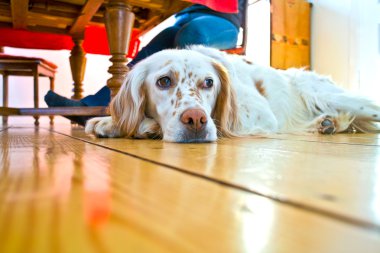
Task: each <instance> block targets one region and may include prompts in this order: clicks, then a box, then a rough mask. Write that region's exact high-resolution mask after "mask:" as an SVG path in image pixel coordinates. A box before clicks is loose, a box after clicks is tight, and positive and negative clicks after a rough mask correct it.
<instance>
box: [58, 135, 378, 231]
mask: <svg viewBox="0 0 380 253" xmlns="http://www.w3.org/2000/svg"><path fill="white" fill-rule="evenodd" d="M57 131H58V132H62V133H65V134H68V135H71V136H73V137H75V138H79V139H82V140H86V141H88V142H91V143H95V144H97V145H100V146H103V147H108V148H110V149H114V150H119V151H121V152H125V153H127V154H130V155H132V156H135V157H139V158H143V159H146V160H148V161H152V162H156V163H158V164H164V165H167V166H171V167H172V168H173V169H177V170H181V171H187V172H189V173H193V174H196V175H199V176H202V177H208V178H211V179H214V180H215V181H217V182H222V183H226V184H230V185H234V186H236V187H238V188H243V189H246V190H247V191H250V192H254V193H257V194H260V195H263V196H266V197H270V198H272V199H274V200H277V201H281V202H285V203H288V204H291V205H295V206H301V207H303V208H306V209H310V210H313V211H317V212H320V213H322V214H325V215H327V216H333V217H336V218H340V219H343V220H346V221H347V222H352V223H354V224H359V225H362V226H364V227H372V228H374V229H377V230H380V146H379V145H378V144H377V143H376V142H377V140H378V139H379V136H378V135H369V134H366V135H358V134H356V135H335V136H325V137H326V140H325V141H324V142H321V141H317V139H321V138H322V137H320V136H319V137H311V136H309V137H308V136H305V137H304V138H303V139H302V138H301V139H300V136H291V135H288V136H287V137H286V136H285V135H284V136H282V137H281V138H282V139H278V138H277V136H273V137H270V138H243V139H229V140H227V139H225V140H221V141H218V143H211V144H173V143H165V142H162V141H156V140H126V139H96V138H93V137H90V136H86V135H85V134H84V132H83V130H82V129H79V130H78V131H75V130H70V132H68V130H67V129H66V130H65V129H58V130H57ZM358 136H362V137H358ZM286 138H287V139H286ZM327 140H328V141H327Z"/></svg>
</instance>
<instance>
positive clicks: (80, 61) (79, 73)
mask: <svg viewBox="0 0 380 253" xmlns="http://www.w3.org/2000/svg"><path fill="white" fill-rule="evenodd" d="M73 41H74V44H75V45H74V47H73V48H72V49H71V56H70V67H71V74H72V76H73V80H74V88H73V92H74V95H73V96H72V97H71V98H72V99H81V98H82V92H83V88H82V87H83V83H82V82H83V77H84V71H85V70H86V61H87V59H86V52H85V51H84V49H83V46H82V44H83V38H74V37H73Z"/></svg>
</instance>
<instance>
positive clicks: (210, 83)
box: [202, 78, 214, 89]
mask: <svg viewBox="0 0 380 253" xmlns="http://www.w3.org/2000/svg"><path fill="white" fill-rule="evenodd" d="M213 85H214V80H212V79H211V78H206V79H205V80H204V81H203V85H202V88H204V89H210V88H211V87H212V86H213Z"/></svg>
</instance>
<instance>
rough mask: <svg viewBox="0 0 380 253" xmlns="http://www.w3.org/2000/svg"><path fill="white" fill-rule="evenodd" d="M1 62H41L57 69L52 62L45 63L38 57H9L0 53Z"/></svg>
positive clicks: (45, 61)
mask: <svg viewBox="0 0 380 253" xmlns="http://www.w3.org/2000/svg"><path fill="white" fill-rule="evenodd" d="M1 60H6V61H9V60H25V61H39V62H42V63H43V64H46V65H48V66H49V67H50V68H52V69H57V67H58V66H57V65H55V64H54V63H52V62H50V61H47V60H45V59H43V58H38V57H26V56H18V55H9V54H3V53H0V61H1Z"/></svg>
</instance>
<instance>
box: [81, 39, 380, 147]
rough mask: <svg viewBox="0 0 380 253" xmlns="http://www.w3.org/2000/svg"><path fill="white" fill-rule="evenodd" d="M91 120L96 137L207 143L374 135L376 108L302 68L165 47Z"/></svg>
mask: <svg viewBox="0 0 380 253" xmlns="http://www.w3.org/2000/svg"><path fill="white" fill-rule="evenodd" d="M110 108H111V116H110V117H99V118H93V119H91V120H89V121H88V122H87V125H86V132H87V133H92V134H95V135H96V136H99V137H126V138H162V139H163V140H164V141H170V142H212V141H215V140H217V138H218V137H232V136H247V135H260V134H269V133H302V132H319V133H324V134H332V133H337V132H344V131H347V130H348V129H352V128H353V127H354V128H355V129H357V130H360V131H371V130H376V126H375V125H374V123H373V122H376V121H380V107H379V106H377V105H375V104H374V103H372V102H371V101H369V100H368V99H366V98H362V97H358V96H356V95H352V94H350V93H349V92H347V91H345V90H343V89H341V88H339V87H337V86H336V85H335V84H334V83H333V82H332V81H331V80H330V79H329V78H327V77H324V76H321V75H318V74H316V73H313V72H309V71H304V70H301V69H289V70H286V71H282V70H276V69H273V68H271V67H265V66H259V65H256V64H252V63H251V62H249V61H247V60H245V59H244V58H243V57H241V56H237V55H228V54H226V53H224V52H221V51H219V50H216V49H211V48H206V47H202V46H195V47H191V48H189V49H183V50H164V51H161V52H159V53H156V54H154V55H152V56H150V57H148V58H146V59H145V60H143V61H141V62H140V63H138V64H137V65H136V66H135V67H134V68H133V69H132V70H131V71H130V72H129V73H128V75H127V77H126V80H125V82H124V84H123V85H122V87H121V89H120V91H119V92H118V94H117V95H116V96H115V98H114V99H113V100H112V102H111V105H110Z"/></svg>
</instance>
